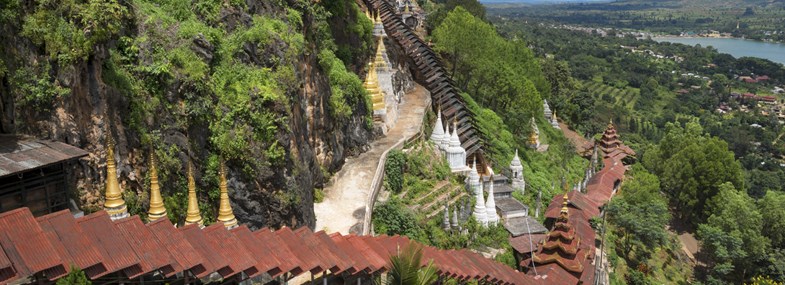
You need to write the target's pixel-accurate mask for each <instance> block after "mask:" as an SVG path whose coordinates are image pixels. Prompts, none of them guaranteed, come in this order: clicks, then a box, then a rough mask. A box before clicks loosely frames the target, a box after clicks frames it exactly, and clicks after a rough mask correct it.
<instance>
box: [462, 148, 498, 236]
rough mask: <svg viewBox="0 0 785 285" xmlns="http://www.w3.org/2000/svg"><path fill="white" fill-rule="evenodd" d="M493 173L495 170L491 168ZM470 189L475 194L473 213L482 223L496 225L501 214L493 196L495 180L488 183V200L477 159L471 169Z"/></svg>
mask: <svg viewBox="0 0 785 285" xmlns="http://www.w3.org/2000/svg"><path fill="white" fill-rule="evenodd" d="M490 172H491V173H493V170H490ZM468 182H469V190H470V191H471V192H472V194H473V195H474V197H475V199H476V201H475V203H474V212H473V213H472V215H473V216H474V219H475V220H477V222H478V223H480V224H481V225H484V226H487V225H495V224H496V223H498V222H499V215H498V214H496V199H495V198H494V196H493V181H491V183H488V186H487V187H488V199H487V201H486V199H485V195H484V194H483V183H481V182H480V174H479V173H478V172H477V161H475V162H474V163H473V164H472V167H471V168H470V169H469V177H468Z"/></svg>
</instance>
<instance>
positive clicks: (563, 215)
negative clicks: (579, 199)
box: [560, 193, 569, 219]
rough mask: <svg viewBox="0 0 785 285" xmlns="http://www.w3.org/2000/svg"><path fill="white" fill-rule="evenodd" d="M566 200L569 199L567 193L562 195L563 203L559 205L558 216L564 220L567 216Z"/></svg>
mask: <svg viewBox="0 0 785 285" xmlns="http://www.w3.org/2000/svg"><path fill="white" fill-rule="evenodd" d="M568 199H569V197H568V196H567V193H564V202H562V204H561V211H560V214H561V216H562V217H563V218H565V219H566V218H567V215H568V214H569V210H568V208H567V202H568Z"/></svg>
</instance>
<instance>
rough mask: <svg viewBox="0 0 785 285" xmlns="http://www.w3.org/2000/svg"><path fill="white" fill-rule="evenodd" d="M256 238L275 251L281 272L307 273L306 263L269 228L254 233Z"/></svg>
mask: <svg viewBox="0 0 785 285" xmlns="http://www.w3.org/2000/svg"><path fill="white" fill-rule="evenodd" d="M253 235H254V237H256V239H258V240H259V241H261V243H263V244H266V245H268V246H269V247H270V248H273V249H275V250H273V251H272V253H273V256H275V258H276V259H278V260H279V261H280V262H281V264H280V265H278V266H279V267H280V268H281V271H283V272H284V273H285V272H289V273H291V274H293V275H300V274H302V273H303V272H305V270H306V269H305V268H304V267H305V266H304V265H303V264H304V263H303V262H302V261H300V259H298V258H297V255H295V254H294V253H292V252H291V251H290V250H289V247H287V246H286V243H284V242H283V241H282V240H281V239H280V238H279V237H278V236H277V235H275V234H274V233H273V232H272V231H270V230H269V229H267V228H263V229H260V230H257V231H255V232H253Z"/></svg>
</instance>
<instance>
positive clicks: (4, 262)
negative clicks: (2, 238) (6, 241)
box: [0, 244, 16, 283]
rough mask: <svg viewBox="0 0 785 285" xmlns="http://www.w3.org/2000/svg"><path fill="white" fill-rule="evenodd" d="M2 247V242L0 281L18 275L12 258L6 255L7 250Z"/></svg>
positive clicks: (0, 249) (0, 248) (0, 247)
mask: <svg viewBox="0 0 785 285" xmlns="http://www.w3.org/2000/svg"><path fill="white" fill-rule="evenodd" d="M2 249H3V247H2V244H0V283H3V281H6V280H8V279H11V278H12V277H14V276H16V273H15V272H14V267H13V264H11V260H10V259H8V256H7V255H5V251H3V250H2Z"/></svg>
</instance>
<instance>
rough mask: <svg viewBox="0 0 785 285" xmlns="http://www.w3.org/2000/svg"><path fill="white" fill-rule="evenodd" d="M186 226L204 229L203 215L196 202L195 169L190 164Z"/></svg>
mask: <svg viewBox="0 0 785 285" xmlns="http://www.w3.org/2000/svg"><path fill="white" fill-rule="evenodd" d="M185 224H186V225H191V224H198V225H199V227H204V222H203V221H202V214H201V213H199V201H197V200H196V181H194V167H193V164H192V163H191V162H190V161H189V162H188V210H186V215H185Z"/></svg>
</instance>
